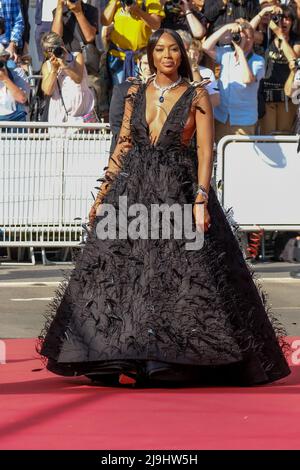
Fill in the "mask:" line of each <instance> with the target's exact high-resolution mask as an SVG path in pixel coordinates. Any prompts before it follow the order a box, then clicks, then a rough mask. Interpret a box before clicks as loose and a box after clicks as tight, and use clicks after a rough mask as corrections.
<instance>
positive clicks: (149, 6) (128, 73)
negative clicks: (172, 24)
mask: <svg viewBox="0 0 300 470" xmlns="http://www.w3.org/2000/svg"><path fill="white" fill-rule="evenodd" d="M164 16H165V15H164V12H163V9H162V6H161V3H160V0H120V1H119V0H109V2H108V4H107V6H106V7H105V9H104V10H103V12H102V15H101V22H102V24H103V26H109V25H110V24H111V23H114V29H113V31H112V33H111V35H110V44H109V51H108V56H107V66H108V70H109V72H110V76H111V80H112V83H113V85H117V84H120V83H122V82H124V81H125V80H126V79H127V78H128V77H134V76H136V75H137V73H138V68H137V61H138V59H139V56H140V55H141V54H142V52H143V50H144V48H145V47H146V46H147V44H148V40H149V38H150V36H151V32H152V31H153V30H156V29H159V28H160V25H161V20H162V18H163V17H164Z"/></svg>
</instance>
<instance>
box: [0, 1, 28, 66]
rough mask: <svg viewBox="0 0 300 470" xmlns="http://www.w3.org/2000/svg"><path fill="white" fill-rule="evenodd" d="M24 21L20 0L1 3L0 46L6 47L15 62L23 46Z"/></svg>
mask: <svg viewBox="0 0 300 470" xmlns="http://www.w3.org/2000/svg"><path fill="white" fill-rule="evenodd" d="M24 27H25V26H24V19H23V15H22V10H21V6H20V2H19V0H1V1H0V44H2V45H3V46H5V47H6V50H7V51H8V52H9V54H10V56H11V58H12V59H13V60H17V58H18V49H20V48H22V46H23V33H24Z"/></svg>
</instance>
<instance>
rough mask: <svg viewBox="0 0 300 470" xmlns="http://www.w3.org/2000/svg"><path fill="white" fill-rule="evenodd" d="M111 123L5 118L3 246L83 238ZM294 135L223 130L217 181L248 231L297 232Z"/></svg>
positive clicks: (0, 140)
mask: <svg viewBox="0 0 300 470" xmlns="http://www.w3.org/2000/svg"><path fill="white" fill-rule="evenodd" d="M110 144H111V134H110V130H109V126H108V125H106V124H88V125H87V124H84V125H80V124H78V125H75V124H74V125H72V126H70V124H69V123H68V124H62V125H59V126H58V125H57V124H50V123H43V124H41V123H32V122H29V123H28V122H27V123H23V122H22V123H11V122H1V123H0V168H1V174H0V180H1V184H0V247H2V248H3V247H4V248H7V249H8V250H9V249H11V248H13V247H17V248H18V249H20V250H24V248H29V249H30V254H31V260H32V263H34V262H35V258H34V250H35V249H36V248H37V247H39V248H41V250H42V256H43V261H44V262H45V263H46V262H47V258H46V256H45V249H46V248H47V247H53V248H55V247H58V248H66V249H67V248H70V247H75V246H78V245H79V244H80V242H82V239H83V229H82V223H84V222H86V220H87V215H88V212H89V209H90V207H91V204H92V202H93V199H92V195H91V192H93V193H94V194H95V193H96V192H97V190H96V189H95V186H97V183H96V179H97V177H99V176H101V175H102V174H103V171H104V168H105V167H106V166H107V162H108V158H109V148H110ZM297 147H298V137H297V136H274V137H268V136H226V137H225V138H223V139H222V140H221V141H220V143H219V145H218V149H217V165H216V186H217V188H218V197H219V200H220V202H221V204H222V205H223V206H224V207H225V208H230V207H232V208H233V209H234V214H233V216H234V219H235V220H236V222H237V223H238V224H239V226H240V228H241V230H243V231H255V230H270V231H271V230H272V231H273V230H295V231H300V207H299V206H300V204H299V174H300V153H298V152H297Z"/></svg>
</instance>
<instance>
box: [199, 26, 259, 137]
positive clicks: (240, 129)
mask: <svg viewBox="0 0 300 470" xmlns="http://www.w3.org/2000/svg"><path fill="white" fill-rule="evenodd" d="M228 34H230V36H231V42H232V45H231V46H230V45H228V46H222V47H217V44H218V42H219V41H220V40H221V39H222V37H223V36H228ZM253 44H254V30H253V28H252V27H251V25H250V23H248V22H246V21H244V20H242V19H240V20H237V21H236V22H235V23H231V24H227V25H225V26H223V27H222V28H220V29H219V30H218V31H216V32H215V33H214V34H213V35H212V36H210V37H209V38H208V39H206V41H205V42H204V44H203V51H204V52H205V53H206V54H208V55H209V56H210V57H211V58H212V59H214V60H215V61H216V62H217V63H218V64H220V65H221V72H220V77H219V90H220V105H219V106H217V107H216V108H215V110H214V111H215V127H216V141H217V142H219V140H220V139H221V138H222V137H224V136H225V135H230V134H239V135H254V134H255V130H256V129H255V128H256V123H257V120H258V98H257V92H258V87H259V83H260V80H261V79H262V78H263V77H264V72H265V61H264V59H263V57H261V56H259V55H257V54H254V53H253Z"/></svg>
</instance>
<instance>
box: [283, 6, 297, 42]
mask: <svg viewBox="0 0 300 470" xmlns="http://www.w3.org/2000/svg"><path fill="white" fill-rule="evenodd" d="M280 8H281V10H282V13H283V15H284V16H287V17H288V18H290V19H291V20H292V27H291V29H290V40H292V41H293V42H295V41H296V40H297V39H298V33H297V27H298V20H297V13H296V9H295V8H296V3H294V4H293V2H290V3H289V5H280Z"/></svg>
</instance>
